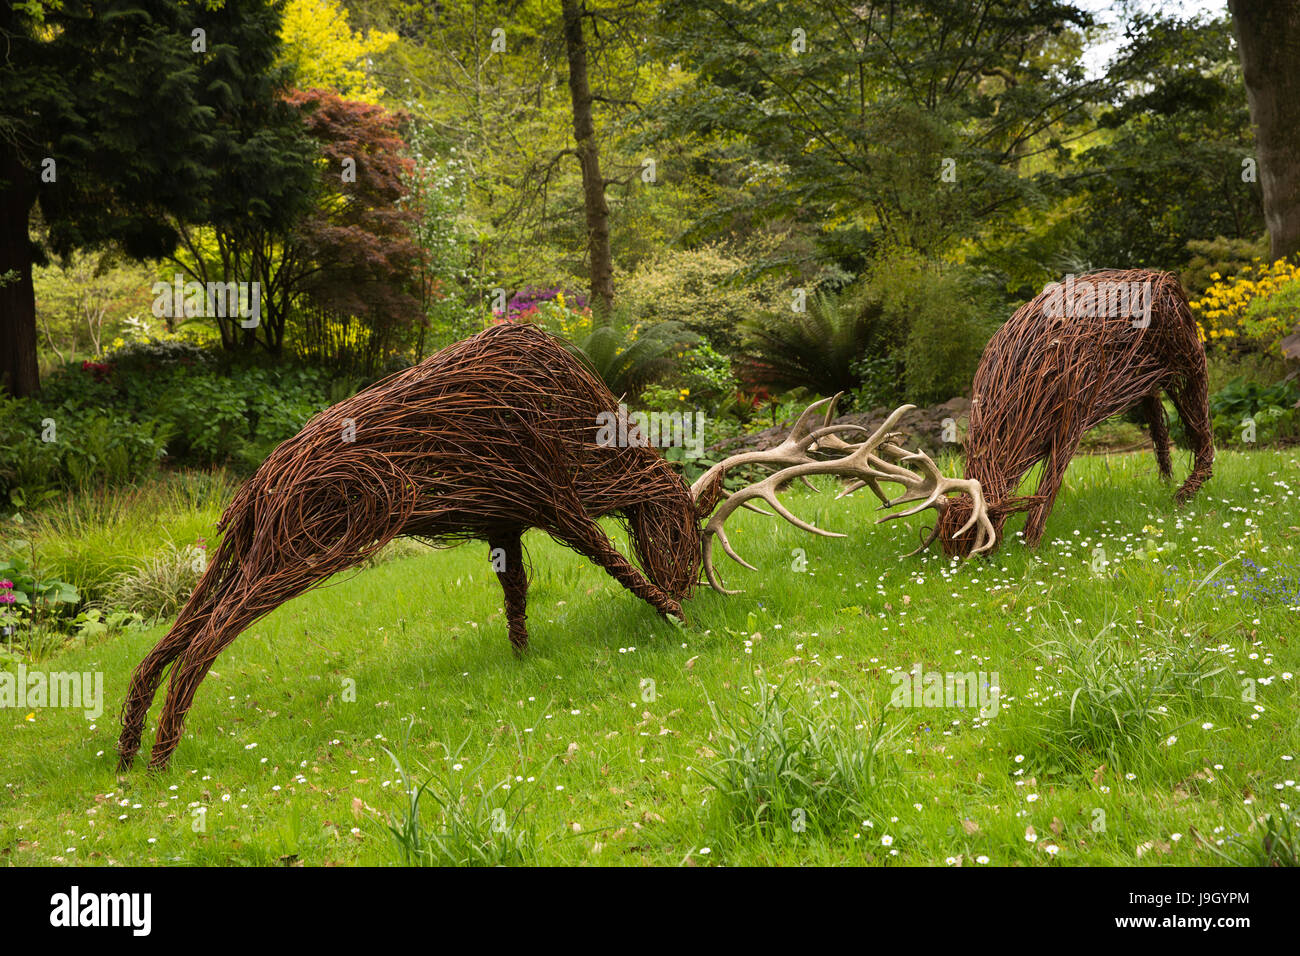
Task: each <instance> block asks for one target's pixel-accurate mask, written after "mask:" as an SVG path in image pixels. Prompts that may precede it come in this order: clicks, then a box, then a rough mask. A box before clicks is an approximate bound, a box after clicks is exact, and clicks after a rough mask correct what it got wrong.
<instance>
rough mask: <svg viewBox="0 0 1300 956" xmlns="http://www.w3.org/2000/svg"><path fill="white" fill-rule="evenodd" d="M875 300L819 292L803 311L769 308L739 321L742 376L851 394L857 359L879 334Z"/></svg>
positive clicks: (773, 384) (857, 382) (763, 383)
mask: <svg viewBox="0 0 1300 956" xmlns="http://www.w3.org/2000/svg"><path fill="white" fill-rule="evenodd" d="M881 319H882V313H881V309H880V305H879V303H878V302H875V301H871V300H867V301H860V300H857V299H855V298H854V297H853V296H852V295H847V294H835V293H818V294H816V295H814V296H813V297H812V298H811V299H810V300H809V302H808V308H807V309H806V310H805V311H803V312H796V311H794V310H790V311H788V312H786V311H778V312H769V313H767V314H765V315H761V316H758V317H755V318H754V319H752V320H750V321H748V322H746V323H745V324H744V327H743V328H744V332H745V336H746V345H745V347H744V349H743V356H744V357H743V359H742V361H741V377H742V378H743V379H744V380H745V381H746V382H748V383H750V384H754V385H761V386H764V387H767V388H772V389H778V390H784V389H792V388H809V389H812V390H813V391H815V392H819V393H821V394H823V395H831V394H834V393H835V392H841V391H844V392H852V391H854V390H855V389H857V387H858V386H859V385H860V384H861V382H860V379H859V377H858V369H857V363H858V362H859V360H860V359H861V358H862V357H863V355H864V354H865V353H866V352H867V349H868V348H869V347H870V346H871V344H872V342H873V339H878V338H879V331H878V327H879V326H880V324H881Z"/></svg>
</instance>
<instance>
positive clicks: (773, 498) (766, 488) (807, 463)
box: [701, 396, 915, 594]
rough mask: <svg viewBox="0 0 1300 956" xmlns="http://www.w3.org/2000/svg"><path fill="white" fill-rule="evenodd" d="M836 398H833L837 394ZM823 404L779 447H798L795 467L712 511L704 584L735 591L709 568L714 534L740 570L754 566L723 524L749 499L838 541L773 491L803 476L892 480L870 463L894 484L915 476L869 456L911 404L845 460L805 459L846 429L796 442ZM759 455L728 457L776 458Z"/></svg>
mask: <svg viewBox="0 0 1300 956" xmlns="http://www.w3.org/2000/svg"><path fill="white" fill-rule="evenodd" d="M836 397H837V398H838V396H836ZM826 401H828V400H827V399H823V400H822V402H817V403H815V404H814V405H810V406H809V407H808V408H807V409H806V410H805V411H804V413H803V415H801V416H800V417H799V422H798V423H797V424H796V426H795V430H794V431H792V432H791V435H790V438H787V439H786V441H785V442H783V443H782V445H781V446H778V449H781V448H784V447H785V446H786V445H790V446H791V447H792V448H800V449H802V450H801V451H800V452H799V454H800V460H798V461H797V463H795V464H792V465H790V466H789V467H787V468H784V469H782V470H780V471H778V472H775V473H774V474H771V475H768V476H767V477H766V478H764V479H763V480H761V481H757V482H755V483H753V484H751V485H747V486H745V487H744V488H742V489H740V490H739V491H736V492H734V493H732V494H731V495H730V496H729V497H728V498H727V499H726V501H724V502H723V503H722V505H721V506H719V508H718V510H717V511H715V512H714V514H713V516H712V517H711V518H709V522H708V524H707V525H705V528H704V549H703V561H704V572H705V575H706V576H707V577H708V579H709V583H710V584H711V585H713V587H714V589H715V590H718V591H722V592H723V593H731V594H734V593H736V592H734V591H728V590H727V589H725V588H723V587H721V586H720V585H719V584H718V580H717V572H716V571H715V569H714V567H713V542H712V539H713V537H714V536H717V537H718V539H719V541H721V543H722V549H723V551H725V552H726V553H727V555H728V556H729V557H731V558H732V559H733V560H735V561H736V562H737V563H739V564H743V565H744V566H745V567H747V568H750V569H751V570H753V566H752V565H750V564H748V563H747V562H745V561H744V560H742V559H741V558H740V557H739V556H738V555H737V554H736V553H735V551H734V550H733V549H732V547H731V544H730V542H729V541H728V540H727V537H726V531H725V529H724V525H725V524H726V521H727V518H729V517H730V516H731V515H732V514H733V513H734V512H735V511H736V509H737V508H739V507H742V506H744V505H745V503H746V502H748V501H750V500H751V499H754V498H761V499H762V500H763V501H765V502H766V503H767V504H768V505H769V506H771V508H772V510H773V511H775V512H776V513H777V514H779V515H780V516H781V517H782V518H784V519H785V520H786V521H789V522H790V523H791V524H793V525H794V526H795V527H796V528H799V529H801V530H803V531H808V532H811V533H812V534H819V535H822V536H824V537H828V538H842V537H844V535H842V534H839V533H837V532H834V531H826V530H824V529H822V528H818V527H816V526H815V525H812V524H809V523H808V522H806V521H804V520H803V519H801V518H798V517H796V516H795V515H793V514H792V513H791V512H790V510H789V509H788V508H786V507H785V505H783V504H782V503H781V501H780V499H778V498H777V494H776V493H777V489H779V488H780V487H781V486H782V485H784V484H785V483H786V482H788V481H791V480H792V479H794V478H806V477H807V476H809V475H825V474H853V475H859V474H865V475H866V476H868V477H871V478H875V477H879V478H884V479H886V480H895V477H894V476H891V475H890V474H888V473H883V472H880V471H877V470H876V469H875V468H872V467H871V465H872V464H873V463H875V464H878V465H879V466H880V467H881V468H883V469H885V470H886V471H888V470H891V469H892V470H897V471H898V472H900V476H899V477H898V480H906V479H907V478H908V477H911V478H915V476H913V475H912V474H911V472H909V471H907V469H905V468H900V467H898V466H896V465H891V464H889V463H888V462H884V461H880V460H879V459H876V458H874V456H873V455H872V450H873V448H874V447H875V445H876V444H878V443H879V442H881V441H884V440H885V439H887V438H888V437H890V436H891V435H892V434H893V432H892V429H893V427H894V425H895V424H897V423H898V420H899V419H900V418H902V417H903V416H904V415H905V414H907V412H909V411H911V410H912V408H914V407H915V406H913V405H903V406H901V407H900V408H898V409H895V411H894V412H893V413H892V414H891V415H890V416H889V417H888V418H887V419H886V420H885V422H884V424H882V425H881V426H880V427H879V428H877V429H876V431H875V432H873V433H872V434H871V435H870V436H869V437H868V438H867V439H866V440H865V441H863V442H862V443H861V444H859V445H856V446H853V448H854V451H853V453H852V454H850V455H848V456H847V457H845V458H840V459H833V460H830V461H818V460H816V459H813V458H811V457H809V455H808V453H807V448H808V447H810V446H811V444H812V443H813V442H815V441H817V440H818V439H820V438H824V437H826V436H827V435H831V434H834V433H836V432H838V431H840V430H842V429H843V428H845V426H839V425H825V426H823V427H821V428H818V429H816V430H811V431H809V430H807V429H802V431H803V432H804V433H803V434H802V435H800V436H798V438H797V440H796V432H799V431H800V430H801V429H800V426H801V425H803V424H804V423H805V422H806V421H807V419H808V417H809V412H811V411H813V409H814V408H816V407H817V406H818V405H821V404H823V403H825V402H826ZM829 401H831V402H834V399H830V400H829ZM832 409H833V405H832ZM849 427H855V428H859V429H860V430H862V431H866V429H864V428H861V427H860V426H849ZM805 443H806V444H805ZM778 449H771V451H777V450H778ZM763 455H764V453H763V452H757V453H753V454H752V455H750V456H745V455H736V456H733V458H735V459H745V460H748V461H768V462H770V461H773V460H776V456H774V455H768V456H767V457H766V458H763V457H758V456H763ZM790 457H793V455H791V456H790ZM730 460H731V459H728V461H730ZM724 464H726V462H724ZM714 467H718V466H714ZM846 469H847V470H846ZM702 480H703V479H701V481H702ZM877 494H879V495H880V497H881V499H882V500H888V499H886V498H885V496H884V495H883V494H881V493H880V491H879V490H878V488H877Z"/></svg>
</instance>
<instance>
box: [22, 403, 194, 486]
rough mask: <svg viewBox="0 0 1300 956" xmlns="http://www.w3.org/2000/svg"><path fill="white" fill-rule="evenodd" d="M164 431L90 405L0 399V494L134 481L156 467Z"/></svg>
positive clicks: (167, 428) (163, 426)
mask: <svg viewBox="0 0 1300 956" xmlns="http://www.w3.org/2000/svg"><path fill="white" fill-rule="evenodd" d="M170 434H171V431H170V426H169V425H168V424H167V423H164V422H160V421H131V420H130V419H126V418H123V417H121V416H120V415H119V414H117V413H112V414H110V413H109V412H107V411H101V410H100V409H99V408H95V407H90V408H85V407H78V406H76V405H73V404H69V403H66V402H65V403H63V404H60V405H49V404H46V403H44V402H40V403H39V404H38V402H37V401H36V400H32V399H4V398H0V496H3V497H5V498H7V497H9V496H10V495H11V494H12V493H13V491H14V490H15V489H24V490H25V491H26V492H27V493H28V494H29V495H32V494H35V493H38V492H40V491H43V490H46V489H51V488H87V487H89V486H91V485H94V484H97V483H100V482H107V483H110V484H123V483H127V482H131V481H135V480H137V479H139V478H142V477H144V476H146V475H148V474H150V473H151V472H152V471H153V470H154V469H155V468H157V466H158V462H159V460H160V459H161V458H162V456H163V454H164V451H165V448H166V442H167V439H168V437H169V436H170Z"/></svg>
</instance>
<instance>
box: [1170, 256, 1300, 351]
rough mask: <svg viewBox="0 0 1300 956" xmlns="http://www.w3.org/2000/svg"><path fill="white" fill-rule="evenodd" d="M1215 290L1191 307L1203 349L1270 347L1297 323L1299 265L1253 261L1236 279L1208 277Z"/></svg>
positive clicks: (1217, 274)
mask: <svg viewBox="0 0 1300 956" xmlns="http://www.w3.org/2000/svg"><path fill="white" fill-rule="evenodd" d="M1210 278H1211V279H1213V280H1214V283H1213V285H1211V286H1210V287H1209V288H1208V289H1206V290H1205V294H1204V295H1202V296H1201V297H1200V298H1198V299H1194V300H1192V302H1191V307H1192V314H1193V315H1194V316H1195V317H1196V325H1197V333H1198V334H1199V335H1200V338H1201V341H1202V342H1204V343H1205V344H1206V345H1207V346H1212V345H1220V346H1224V347H1234V348H1241V347H1249V346H1255V347H1261V348H1269V347H1271V346H1272V345H1273V344H1274V343H1275V342H1276V341H1277V340H1278V339H1279V338H1280V337H1281V336H1283V335H1285V334H1287V333H1288V332H1290V331H1291V328H1292V326H1293V325H1294V324H1295V321H1296V316H1295V314H1294V311H1295V310H1294V305H1293V303H1295V302H1296V297H1297V295H1300V264H1293V263H1290V262H1287V260H1285V259H1278V260H1277V261H1276V262H1273V263H1271V264H1269V263H1264V262H1263V261H1262V260H1260V259H1258V258H1257V259H1255V261H1254V263H1253V264H1252V265H1250V266H1247V267H1246V269H1245V270H1243V271H1242V272H1240V273H1238V274H1237V275H1235V276H1230V277H1228V278H1224V277H1223V276H1221V275H1220V274H1219V273H1217V272H1213V273H1211V274H1210Z"/></svg>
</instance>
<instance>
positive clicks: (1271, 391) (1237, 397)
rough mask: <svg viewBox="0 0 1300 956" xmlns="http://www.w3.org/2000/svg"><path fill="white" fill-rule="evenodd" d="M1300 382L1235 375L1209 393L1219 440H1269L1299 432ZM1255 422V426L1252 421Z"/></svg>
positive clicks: (1248, 441) (1228, 442)
mask: <svg viewBox="0 0 1300 956" xmlns="http://www.w3.org/2000/svg"><path fill="white" fill-rule="evenodd" d="M1298 402H1300V385H1297V384H1296V382H1295V380H1294V379H1284V380H1282V381H1280V382H1276V383H1274V384H1273V385H1262V384H1260V383H1259V382H1256V381H1248V380H1247V379H1246V378H1244V377H1238V378H1234V379H1233V380H1232V381H1230V382H1229V383H1228V384H1227V385H1225V386H1224V387H1223V388H1221V389H1219V391H1217V392H1215V393H1214V394H1213V395H1211V396H1210V417H1211V420H1212V422H1213V424H1214V437H1215V441H1216V443H1218V444H1225V445H1226V444H1243V443H1244V444H1252V443H1257V442H1258V443H1265V444H1266V443H1269V442H1272V441H1276V440H1278V439H1282V438H1294V437H1296V436H1297V435H1300V411H1298V410H1297V408H1296V404H1297V403H1298ZM1251 423H1253V426H1252V424H1251Z"/></svg>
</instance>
